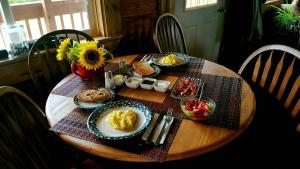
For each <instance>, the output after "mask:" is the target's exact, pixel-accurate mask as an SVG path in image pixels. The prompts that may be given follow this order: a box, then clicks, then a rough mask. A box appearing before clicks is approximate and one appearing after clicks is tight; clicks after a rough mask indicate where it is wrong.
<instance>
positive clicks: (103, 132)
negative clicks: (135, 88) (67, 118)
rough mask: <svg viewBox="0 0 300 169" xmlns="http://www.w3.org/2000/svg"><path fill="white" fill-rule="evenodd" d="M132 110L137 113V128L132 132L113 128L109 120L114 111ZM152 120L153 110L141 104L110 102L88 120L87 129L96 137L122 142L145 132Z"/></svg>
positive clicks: (93, 113) (121, 101)
mask: <svg viewBox="0 0 300 169" xmlns="http://www.w3.org/2000/svg"><path fill="white" fill-rule="evenodd" d="M129 109H132V110H133V111H135V112H136V113H137V121H136V124H135V127H134V129H133V130H131V131H123V130H117V129H114V128H113V127H111V125H110V124H109V122H108V120H107V118H108V116H109V114H110V113H111V112H112V111H113V110H120V111H127V110H129ZM151 119H152V112H151V110H150V109H149V108H148V107H146V106H144V105H143V104H141V103H137V102H131V101H126V100H120V101H115V102H109V103H107V104H105V105H104V106H102V107H99V108H97V109H96V110H94V111H93V112H92V113H91V114H90V116H89V117H88V120H87V127H88V129H89V131H90V132H92V133H93V134H94V135H96V136H98V137H100V138H103V139H108V140H122V139H128V138H131V137H134V136H136V135H138V134H140V133H142V132H143V131H144V129H145V128H146V127H147V126H148V125H149V123H150V121H151Z"/></svg>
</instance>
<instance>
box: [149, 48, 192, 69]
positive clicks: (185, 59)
mask: <svg viewBox="0 0 300 169" xmlns="http://www.w3.org/2000/svg"><path fill="white" fill-rule="evenodd" d="M170 54H174V55H176V57H177V58H178V59H179V60H181V63H179V64H163V63H161V62H160V60H161V59H162V58H163V57H165V56H168V55H170ZM189 61H190V56H188V55H186V54H183V53H176V52H165V53H160V54H156V55H154V56H153V58H152V63H153V64H156V65H158V66H162V67H167V68H172V67H177V66H182V65H185V64H187V63H188V62H189Z"/></svg>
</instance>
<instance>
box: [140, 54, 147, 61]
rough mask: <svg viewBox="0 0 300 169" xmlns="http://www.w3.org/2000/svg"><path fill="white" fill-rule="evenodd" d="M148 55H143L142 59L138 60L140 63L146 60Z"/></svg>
mask: <svg viewBox="0 0 300 169" xmlns="http://www.w3.org/2000/svg"><path fill="white" fill-rule="evenodd" d="M148 56H149V55H144V56H143V58H142V59H141V60H140V62H142V61H144V60H146V58H147V57H148Z"/></svg>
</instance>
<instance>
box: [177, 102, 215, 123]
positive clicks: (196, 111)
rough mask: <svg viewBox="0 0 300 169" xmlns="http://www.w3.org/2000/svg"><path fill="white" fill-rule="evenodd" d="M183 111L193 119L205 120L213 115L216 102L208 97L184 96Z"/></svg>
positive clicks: (181, 105)
mask: <svg viewBox="0 0 300 169" xmlns="http://www.w3.org/2000/svg"><path fill="white" fill-rule="evenodd" d="M180 107H181V110H182V112H183V113H184V114H185V116H186V117H188V118H189V119H191V120H195V121H203V120H207V119H208V118H209V117H211V116H212V115H213V113H214V112H215V109H216V103H215V102H214V101H213V100H212V99H210V98H207V97H202V98H201V99H200V100H199V97H192V98H182V99H181V101H180Z"/></svg>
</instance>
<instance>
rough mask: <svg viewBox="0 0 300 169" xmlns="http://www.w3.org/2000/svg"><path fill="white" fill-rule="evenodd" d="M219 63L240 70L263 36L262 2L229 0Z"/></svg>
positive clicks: (259, 0)
mask: <svg viewBox="0 0 300 169" xmlns="http://www.w3.org/2000/svg"><path fill="white" fill-rule="evenodd" d="M226 6H227V11H226V14H225V21H224V34H223V41H222V46H221V52H220V57H219V62H220V63H221V64H223V65H225V66H227V67H229V68H231V69H233V70H238V68H239V66H240V65H241V64H242V62H243V61H244V60H245V59H246V58H247V56H248V54H250V52H252V51H253V50H254V49H256V48H257V47H258V46H259V45H260V40H261V38H262V35H263V28H262V0H243V1H233V0H227V2H226Z"/></svg>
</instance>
